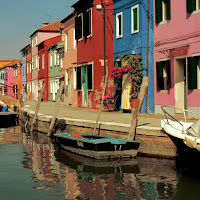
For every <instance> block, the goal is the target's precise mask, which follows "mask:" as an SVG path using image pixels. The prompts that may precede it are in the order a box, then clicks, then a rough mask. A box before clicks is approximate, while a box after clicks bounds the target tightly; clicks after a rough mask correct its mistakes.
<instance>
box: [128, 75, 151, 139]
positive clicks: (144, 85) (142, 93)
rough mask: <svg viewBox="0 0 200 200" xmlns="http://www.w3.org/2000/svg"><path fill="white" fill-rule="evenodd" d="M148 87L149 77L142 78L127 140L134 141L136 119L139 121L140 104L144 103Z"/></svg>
mask: <svg viewBox="0 0 200 200" xmlns="http://www.w3.org/2000/svg"><path fill="white" fill-rule="evenodd" d="M148 85H149V77H143V79H142V85H141V88H140V92H139V95H138V100H137V105H136V108H135V112H133V118H132V121H131V128H130V131H129V135H128V139H129V140H134V139H135V133H136V127H137V123H138V119H139V116H140V111H141V108H142V103H143V101H144V97H145V94H146V91H147V88H148Z"/></svg>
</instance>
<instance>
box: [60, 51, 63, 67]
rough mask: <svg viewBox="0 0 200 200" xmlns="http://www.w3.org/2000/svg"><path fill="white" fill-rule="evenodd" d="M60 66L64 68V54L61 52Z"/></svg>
mask: <svg viewBox="0 0 200 200" xmlns="http://www.w3.org/2000/svg"><path fill="white" fill-rule="evenodd" d="M60 68H63V54H62V53H61V54H60Z"/></svg>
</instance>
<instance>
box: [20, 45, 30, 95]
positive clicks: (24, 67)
mask: <svg viewBox="0 0 200 200" xmlns="http://www.w3.org/2000/svg"><path fill="white" fill-rule="evenodd" d="M29 47H30V44H28V45H27V46H26V47H24V48H23V49H22V50H21V54H22V84H23V87H24V88H25V91H26V87H27V85H26V84H27V77H26V75H27V70H28V65H27V55H28V54H29V50H30V48H29ZM25 94H26V92H25Z"/></svg>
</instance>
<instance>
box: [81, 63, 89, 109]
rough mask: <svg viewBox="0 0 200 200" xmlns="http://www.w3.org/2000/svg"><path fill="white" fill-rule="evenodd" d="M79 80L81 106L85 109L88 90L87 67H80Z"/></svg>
mask: <svg viewBox="0 0 200 200" xmlns="http://www.w3.org/2000/svg"><path fill="white" fill-rule="evenodd" d="M81 75H82V76H81V79H82V106H83V107H87V98H88V94H87V93H88V90H87V66H86V65H83V66H81Z"/></svg>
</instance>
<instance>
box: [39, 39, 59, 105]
mask: <svg viewBox="0 0 200 200" xmlns="http://www.w3.org/2000/svg"><path fill="white" fill-rule="evenodd" d="M60 41H61V36H57V37H54V38H51V39H48V40H44V41H43V42H41V43H40V44H38V57H39V58H40V59H39V70H38V84H39V89H40V88H41V87H42V83H43V82H44V83H45V90H44V98H43V100H44V101H48V100H49V82H50V80H49V69H50V68H49V47H50V46H52V45H54V44H56V43H58V42H60Z"/></svg>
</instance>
